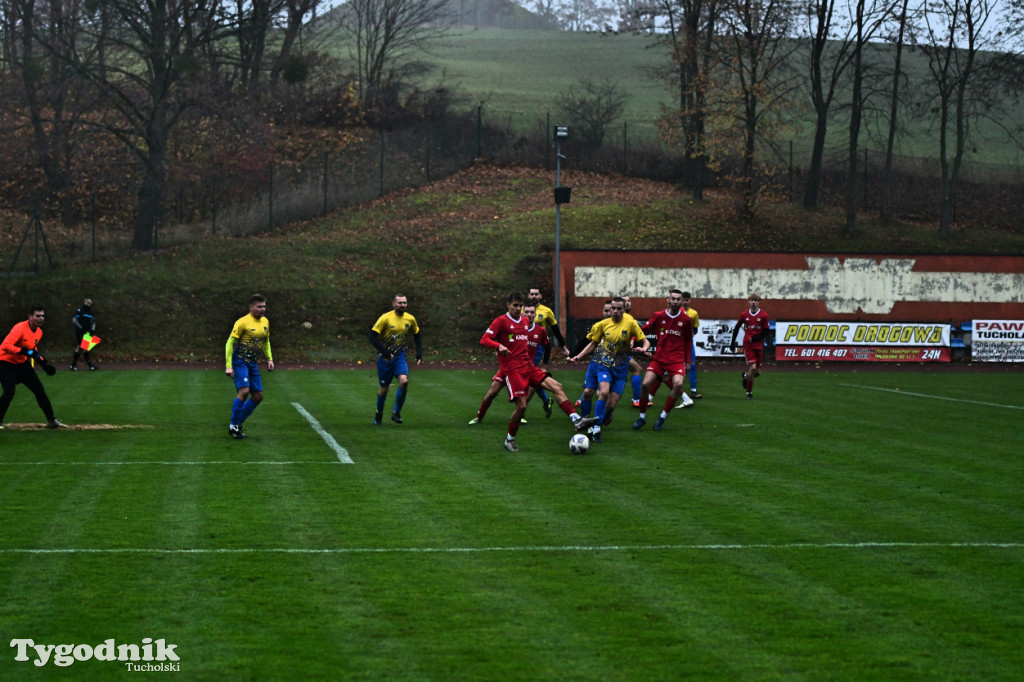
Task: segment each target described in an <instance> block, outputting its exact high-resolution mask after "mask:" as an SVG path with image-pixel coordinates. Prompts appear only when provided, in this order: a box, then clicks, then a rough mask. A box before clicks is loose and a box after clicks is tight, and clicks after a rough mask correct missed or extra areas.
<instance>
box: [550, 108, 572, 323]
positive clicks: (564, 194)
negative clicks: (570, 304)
mask: <svg viewBox="0 0 1024 682" xmlns="http://www.w3.org/2000/svg"><path fill="white" fill-rule="evenodd" d="M568 139H569V126H564V125H556V126H555V132H554V140H555V277H554V279H555V286H554V290H555V321H556V322H560V321H561V319H562V297H561V295H560V294H561V292H560V291H559V289H560V287H559V279H560V276H561V274H562V255H561V254H562V204H564V203H568V201H569V191H570V190H571V188H569V187H566V188H563V187H562V159H564V158H565V157H564V156H562V142H563V141H564V140H568Z"/></svg>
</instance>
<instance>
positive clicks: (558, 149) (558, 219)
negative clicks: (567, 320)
mask: <svg viewBox="0 0 1024 682" xmlns="http://www.w3.org/2000/svg"><path fill="white" fill-rule="evenodd" d="M561 186H562V143H561V142H556V143H555V187H556V188H558V187H561ZM561 246H562V205H561V204H560V203H558V200H557V199H556V200H555V322H556V323H557V322H558V321H559V320H561V319H562V297H561V296H559V293H560V292H559V286H558V280H559V279H561V277H560V275H561V274H562V267H561V265H562V263H561Z"/></svg>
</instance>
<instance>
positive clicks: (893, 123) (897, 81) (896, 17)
mask: <svg viewBox="0 0 1024 682" xmlns="http://www.w3.org/2000/svg"><path fill="white" fill-rule="evenodd" d="M909 2H910V0H899V2H898V4H896V5H895V6H894V7H893V10H894V11H893V14H892V17H891V20H892V21H893V22H895V24H896V26H895V29H896V30H895V33H894V34H893V35H892V37H891V38H890V42H891V43H892V45H893V48H894V49H893V52H894V54H893V65H892V86H891V88H890V90H889V120H888V125H887V131H886V140H885V162H884V164H883V166H882V193H881V197H880V199H879V201H880V205H879V216H880V217H881V218H882V220H889V219H891V218H892V177H893V176H892V159H893V150H894V149H895V147H896V131H897V128H898V125H899V110H900V107H899V105H900V86H901V84H902V83H903V79H904V74H903V47H904V45H905V44H906V38H907V28H908V21H909V15H908V13H907V6H908V5H909Z"/></svg>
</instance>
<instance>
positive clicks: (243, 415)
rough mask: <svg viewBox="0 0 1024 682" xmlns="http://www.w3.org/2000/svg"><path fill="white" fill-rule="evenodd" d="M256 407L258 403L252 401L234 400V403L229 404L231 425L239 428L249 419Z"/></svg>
mask: <svg viewBox="0 0 1024 682" xmlns="http://www.w3.org/2000/svg"><path fill="white" fill-rule="evenodd" d="M257 405H259V403H256V402H253V401H252V400H239V399H238V398H235V401H234V402H233V403H231V423H232V424H235V425H236V426H241V425H242V422H244V421H245V420H246V419H248V418H249V415H250V414H252V411H253V410H255V409H256V406H257Z"/></svg>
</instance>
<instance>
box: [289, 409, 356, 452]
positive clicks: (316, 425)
mask: <svg viewBox="0 0 1024 682" xmlns="http://www.w3.org/2000/svg"><path fill="white" fill-rule="evenodd" d="M292 407H294V408H295V409H296V410H297V411H298V413H299V414H301V415H302V416H303V417H305V418H306V421H308V422H309V425H310V426H312V427H313V430H314V431H316V432H317V434H319V436H320V437H321V438H323V439H324V442H325V443H327V447H329V448H330V449H332V450H334V454H335V455H337V457H338V461H339V462H341V463H342V464H352V458H351V457H349V456H348V450H346V449H345V448H343V447H341V446H340V445H338V441H336V440H334V436H332V435H331V434H329V433H327V432H326V431H325V430H324V427H322V426H320V422H318V421H317V420H316V418H315V417H314V416H313V415H311V414H310V413H309V412H307V411H306V408H304V407H303V406H302V405H300V404H299V403H292Z"/></svg>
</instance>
